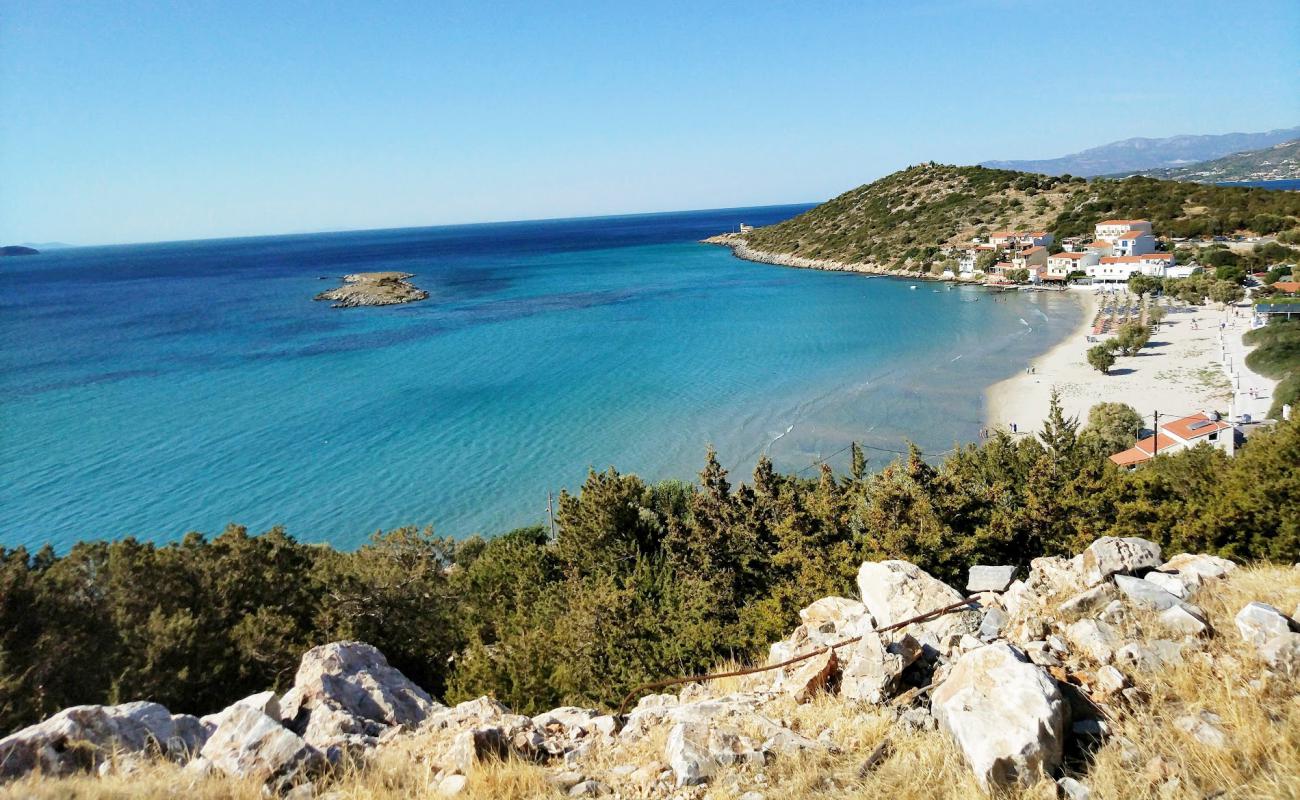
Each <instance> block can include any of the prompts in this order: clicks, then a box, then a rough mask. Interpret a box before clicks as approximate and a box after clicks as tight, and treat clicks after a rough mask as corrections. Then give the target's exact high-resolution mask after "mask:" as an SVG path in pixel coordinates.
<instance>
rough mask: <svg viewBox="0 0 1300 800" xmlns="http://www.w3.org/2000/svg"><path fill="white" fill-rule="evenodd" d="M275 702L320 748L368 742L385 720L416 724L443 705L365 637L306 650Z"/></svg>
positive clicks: (405, 725) (385, 724)
mask: <svg viewBox="0 0 1300 800" xmlns="http://www.w3.org/2000/svg"><path fill="white" fill-rule="evenodd" d="M279 705H280V709H279V710H280V714H281V716H282V717H283V719H284V720H285V723H286V724H287V725H289V726H290V727H291V728H293V729H294V730H295V731H298V732H300V733H302V734H303V735H304V737H306V739H307V741H308V743H310V744H312V745H314V746H316V747H321V748H324V747H329V746H333V745H338V744H344V745H351V744H357V743H369V739H373V738H375V737H378V736H379V735H381V734H382V733H383V731H384V729H385V728H387V727H389V726H401V727H403V728H408V729H411V728H415V727H417V726H418V725H419V724H420V723H421V722H423V721H424V720H425V718H426V717H428V716H429V715H430V714H431V713H433V712H435V711H440V710H443V709H444V706H442V705H440V704H438V703H435V702H433V700H432V698H430V697H429V695H428V694H427V693H426V692H425V691H424V690H423V689H421V688H420V687H418V686H416V685H415V684H414V683H412V682H411V681H410V680H409V679H407V677H406V676H405V675H403V674H402V673H401V672H399V671H398V670H396V669H394V668H393V667H391V666H389V664H388V659H386V658H384V654H383V653H381V652H379V650H377V649H376V648H374V647H372V646H371V645H368V644H365V643H364V642H332V643H330V644H326V645H322V646H320V647H314V648H312V649H311V650H308V651H307V653H306V654H305V655H303V657H302V662H301V663H300V664H299V666H298V672H297V675H296V676H295V677H294V683H293V688H291V689H290V690H289V691H288V692H286V693H285V695H284V697H283V698H281V699H280V703H279Z"/></svg>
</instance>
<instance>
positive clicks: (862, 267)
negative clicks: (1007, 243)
mask: <svg viewBox="0 0 1300 800" xmlns="http://www.w3.org/2000/svg"><path fill="white" fill-rule="evenodd" d="M700 241H701V243H703V244H712V245H718V246H720V247H727V248H730V249H731V253H732V255H734V256H735V257H736V258H739V259H743V260H745V261H754V262H756V263H759V264H772V265H775V266H778V267H794V268H796V269H819V270H824V271H826V272H858V273H862V274H865V275H881V276H885V277H891V278H909V279H913V280H921V281H945V282H948V283H967V284H974V285H982V284H983V282H982V281H969V280H963V279H962V278H944V277H940V276H937V275H931V274H930V273H928V272H920V271H913V272H909V271H907V270H893V269H888V268H886V267H882V266H879V265H877V264H870V263H865V262H861V261H836V260H834V259H829V258H805V257H803V256H793V255H790V254H789V253H773V252H771V251H768V250H757V249H755V248H753V247H750V246H749V245H748V244H746V243H745V240H744V238H743V236H742V235H741V234H737V233H723V234H719V235H717V236H710V237H709V238H707V239H701V240H700Z"/></svg>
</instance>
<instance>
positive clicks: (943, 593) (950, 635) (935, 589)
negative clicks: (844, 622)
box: [858, 561, 980, 654]
mask: <svg viewBox="0 0 1300 800" xmlns="http://www.w3.org/2000/svg"><path fill="white" fill-rule="evenodd" d="M858 591H859V592H860V593H861V594H862V602H863V603H864V604H865V605H866V607H867V612H868V613H869V614H871V616H872V617H873V618H874V619H875V622H876V625H877V626H880V627H886V626H888V625H893V624H895V623H898V622H902V621H903V620H905V619H910V618H912V617H915V616H917V615H919V614H925V613H928V612H931V611H936V610H938V609H940V608H944V607H945V606H950V605H952V604H953V603H958V602H961V601H962V600H964V599H965V598H964V597H962V595H961V594H960V593H958V592H957V590H956V589H953V588H952V587H951V586H948V585H947V584H945V583H943V582H942V581H939V580H936V579H935V578H933V577H931V576H930V575H928V574H927V573H926V572H925V571H924V570H922V569H921V568H920V567H917V566H916V565H914V564H909V563H907V562H906V561H878V562H877V561H866V562H863V564H862V567H861V568H860V569H859V570H858ZM979 624H980V615H979V612H978V611H977V610H975V609H973V608H972V609H971V610H968V611H967V610H960V611H952V612H950V613H947V614H944V615H942V616H938V617H934V618H933V619H929V620H926V621H925V622H919V623H913V624H911V625H908V626H906V627H904V628H903V629H902V631H903V632H904V633H910V634H912V635H913V636H914V637H915V638H916V639H917V641H919V642H921V643H922V644H925V642H926V639H927V638H932V639H933V640H935V641H936V642H937V644H938V646H937V648H936V649H938V651H939V652H940V653H945V654H946V653H948V652H949V651H950V650H951V649H952V647H953V645H955V644H956V643H957V641H958V640H959V639H961V637H962V634H964V633H975V631H977V630H978V629H979Z"/></svg>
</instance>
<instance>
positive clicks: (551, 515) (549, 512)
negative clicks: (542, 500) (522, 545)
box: [546, 489, 555, 541]
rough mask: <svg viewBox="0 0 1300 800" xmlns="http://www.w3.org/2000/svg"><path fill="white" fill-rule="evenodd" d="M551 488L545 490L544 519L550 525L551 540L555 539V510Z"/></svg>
mask: <svg viewBox="0 0 1300 800" xmlns="http://www.w3.org/2000/svg"><path fill="white" fill-rule="evenodd" d="M551 503H552V495H551V490H550V489H547V490H546V519H547V521H548V522H549V523H550V525H551V541H555V511H554V508H553V506H552V504H551Z"/></svg>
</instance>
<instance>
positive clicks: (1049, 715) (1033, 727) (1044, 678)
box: [931, 642, 1069, 791]
mask: <svg viewBox="0 0 1300 800" xmlns="http://www.w3.org/2000/svg"><path fill="white" fill-rule="evenodd" d="M931 708H932V710H933V712H934V717H935V719H936V720H938V722H939V727H940V728H942V729H943V730H944V731H947V732H948V733H949V734H950V735H951V736H952V737H953V739H954V740H956V742H957V745H958V746H959V747H960V748H961V751H962V754H963V755H964V756H965V757H966V761H967V762H968V763H969V764H970V766H971V769H972V770H974V772H975V778H976V780H978V781H979V783H980V786H982V787H984V789H985V790H986V791H988V790H992V789H997V788H1005V787H1012V786H1019V787H1028V786H1032V785H1033V784H1034V783H1036V782H1037V781H1038V780H1039V779H1040V778H1042V777H1044V776H1046V775H1048V774H1050V773H1051V771H1052V770H1054V769H1055V768H1056V767H1057V766H1058V765H1059V764H1060V763H1061V754H1062V748H1063V747H1064V744H1065V731H1066V728H1067V725H1068V722H1069V717H1068V714H1069V706H1068V705H1067V704H1066V702H1065V699H1064V698H1063V697H1062V695H1061V691H1060V689H1058V688H1057V686H1056V681H1054V680H1053V679H1052V677H1051V676H1050V675H1048V674H1047V672H1046V670H1044V669H1043V668H1042V667H1038V666H1035V665H1034V664H1032V663H1030V661H1029V659H1027V658H1026V657H1025V656H1024V654H1023V653H1021V652H1020V651H1018V650H1016V649H1015V648H1014V647H1012V646H1011V645H1009V644H1006V643H1003V642H998V643H995V644H990V645H986V646H984V647H980V648H978V649H975V650H972V651H970V652H969V653H966V654H965V655H963V656H962V657H961V658H960V659H958V661H957V663H956V665H955V666H954V667H953V669H952V671H951V672H949V673H948V677H947V679H946V680H944V682H943V683H942V684H941V685H940V686H939V687H938V688H937V689H935V691H934V695H933V699H932V701H931Z"/></svg>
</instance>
